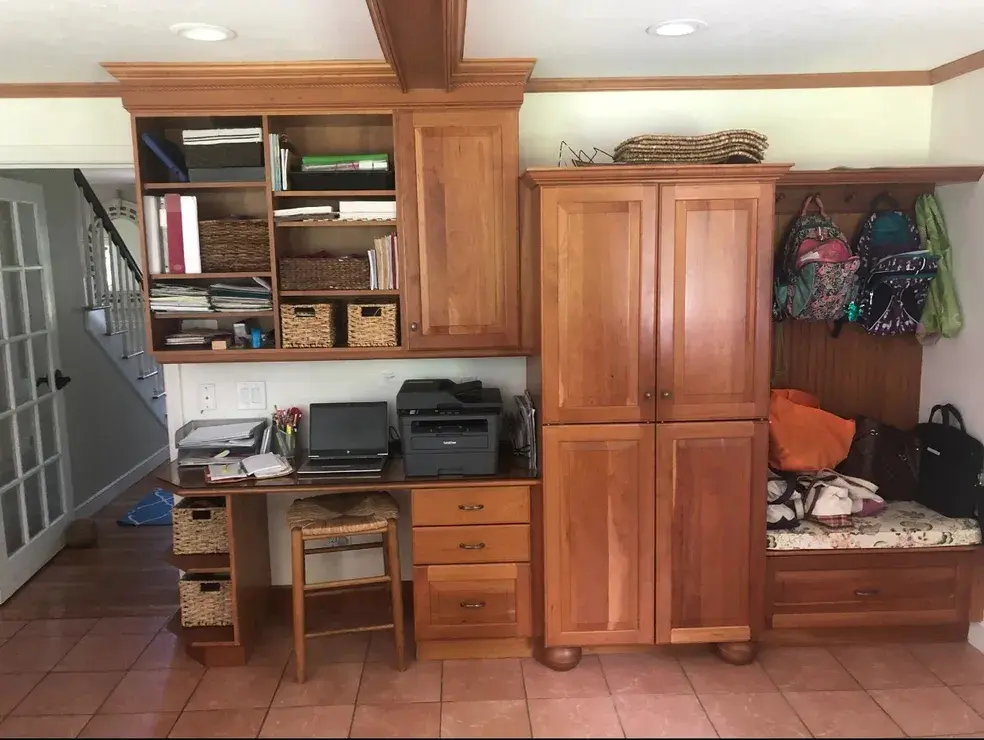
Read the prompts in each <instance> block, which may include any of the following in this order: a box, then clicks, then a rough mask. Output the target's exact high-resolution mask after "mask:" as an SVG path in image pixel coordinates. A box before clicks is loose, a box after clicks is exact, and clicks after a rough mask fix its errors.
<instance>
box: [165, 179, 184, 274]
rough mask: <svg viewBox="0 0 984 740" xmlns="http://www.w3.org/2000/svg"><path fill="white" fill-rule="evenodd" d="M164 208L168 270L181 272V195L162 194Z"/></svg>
mask: <svg viewBox="0 0 984 740" xmlns="http://www.w3.org/2000/svg"><path fill="white" fill-rule="evenodd" d="M164 210H165V211H166V212H167V262H168V272H173V273H179V274H183V273H184V271H185V264H184V237H183V236H182V229H181V196H180V195H178V194H177V193H168V194H167V195H165V196H164Z"/></svg>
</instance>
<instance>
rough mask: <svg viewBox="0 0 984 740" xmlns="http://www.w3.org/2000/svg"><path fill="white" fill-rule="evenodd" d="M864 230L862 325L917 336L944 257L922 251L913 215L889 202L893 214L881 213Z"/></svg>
mask: <svg viewBox="0 0 984 740" xmlns="http://www.w3.org/2000/svg"><path fill="white" fill-rule="evenodd" d="M884 198H888V196H878V197H876V198H875V200H874V202H873V203H872V209H873V210H872V213H871V215H870V216H868V218H867V219H866V220H865V222H864V223H863V224H862V226H861V231H860V233H859V235H858V246H857V253H858V257H859V258H860V259H861V287H860V289H859V291H858V298H857V309H858V315H857V322H858V323H859V324H860V325H861V326H862V327H864V330H865V331H867V332H868V333H869V334H876V335H879V336H889V335H894V334H913V333H915V331H916V329H917V328H918V326H919V322H920V320H921V318H922V315H923V309H924V307H925V305H926V299H927V297H928V296H929V287H930V285H931V284H932V282H933V279H934V278H935V277H936V274H937V272H938V271H939V266H938V263H939V259H940V258H939V256H938V255H935V254H932V253H931V252H929V251H927V250H925V249H922V245H921V242H920V239H919V232H918V231H917V229H916V225H915V224H914V223H913V221H912V219H911V218H910V217H909V215H908V214H906V213H904V212H903V211H901V210H899V209H898V204H897V203H896V202H895V201H894V200H891V199H890V198H888V200H890V202H891V205H892V208H891V209H890V210H877V209H876V206H877V203H878V201H879V200H882V199H884Z"/></svg>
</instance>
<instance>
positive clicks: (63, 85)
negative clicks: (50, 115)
mask: <svg viewBox="0 0 984 740" xmlns="http://www.w3.org/2000/svg"><path fill="white" fill-rule="evenodd" d="M119 96H120V86H119V85H118V84H117V83H115V82H9V83H0V98H118V97H119Z"/></svg>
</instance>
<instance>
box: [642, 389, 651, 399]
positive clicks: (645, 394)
mask: <svg viewBox="0 0 984 740" xmlns="http://www.w3.org/2000/svg"><path fill="white" fill-rule="evenodd" d="M642 397H643V398H645V399H646V400H647V401H648V400H649V399H650V398H652V397H653V392H652V391H646V392H645V393H643V394H642Z"/></svg>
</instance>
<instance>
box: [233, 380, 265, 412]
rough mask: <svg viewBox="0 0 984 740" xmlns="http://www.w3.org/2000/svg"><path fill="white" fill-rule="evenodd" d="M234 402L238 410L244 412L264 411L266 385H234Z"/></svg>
mask: <svg viewBox="0 0 984 740" xmlns="http://www.w3.org/2000/svg"><path fill="white" fill-rule="evenodd" d="M236 402H237V406H238V408H240V409H242V410H244V411H250V410H253V411H255V410H258V409H265V408H266V407H267V400H266V383H264V382H262V381H250V382H247V383H236Z"/></svg>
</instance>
